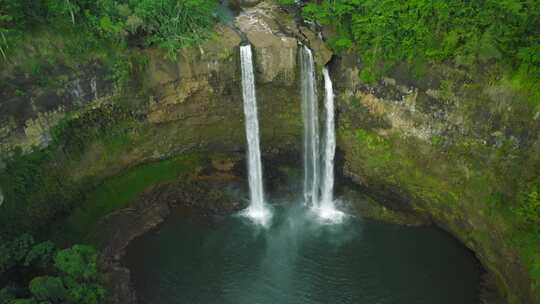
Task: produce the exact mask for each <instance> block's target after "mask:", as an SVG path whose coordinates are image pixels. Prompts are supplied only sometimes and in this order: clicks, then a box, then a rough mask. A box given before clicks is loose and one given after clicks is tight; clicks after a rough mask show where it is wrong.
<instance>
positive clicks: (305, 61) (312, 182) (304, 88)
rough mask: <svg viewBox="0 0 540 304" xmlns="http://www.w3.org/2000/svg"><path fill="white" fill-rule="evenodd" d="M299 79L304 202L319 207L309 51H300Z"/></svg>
mask: <svg viewBox="0 0 540 304" xmlns="http://www.w3.org/2000/svg"><path fill="white" fill-rule="evenodd" d="M300 73H301V74H300V77H301V84H300V86H301V98H302V113H303V119H304V200H305V203H306V204H307V205H308V206H311V207H314V208H317V207H318V206H319V191H320V176H319V175H320V172H321V170H320V151H319V144H320V142H319V107H318V102H317V83H316V81H315V64H314V62H313V54H312V53H311V50H310V49H309V48H308V47H306V46H302V47H301V49H300Z"/></svg>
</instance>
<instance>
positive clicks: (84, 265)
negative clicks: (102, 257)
mask: <svg viewBox="0 0 540 304" xmlns="http://www.w3.org/2000/svg"><path fill="white" fill-rule="evenodd" d="M97 259H98V257H97V252H96V250H95V249H93V248H92V247H89V246H84V245H74V246H73V247H71V248H67V249H64V250H59V249H57V248H56V247H55V246H54V244H53V243H51V242H49V241H47V242H43V243H36V242H35V241H34V238H33V237H32V236H31V235H29V234H22V235H20V236H19V237H17V238H15V239H13V240H11V241H6V240H2V239H0V277H1V278H2V279H1V280H0V288H1V289H0V304H20V303H72V304H99V303H102V301H103V300H104V299H105V289H104V288H103V287H102V286H101V282H100V281H101V278H100V276H101V275H100V273H99V271H98V267H97Z"/></svg>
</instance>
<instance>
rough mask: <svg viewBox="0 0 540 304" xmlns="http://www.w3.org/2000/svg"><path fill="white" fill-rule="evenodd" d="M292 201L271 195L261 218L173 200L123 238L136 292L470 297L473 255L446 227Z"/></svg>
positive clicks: (179, 298)
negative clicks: (336, 212) (151, 224)
mask: <svg viewBox="0 0 540 304" xmlns="http://www.w3.org/2000/svg"><path fill="white" fill-rule="evenodd" d="M301 201H302V199H301V198H299V199H298V201H294V202H288V203H283V204H277V205H276V204H274V205H275V208H274V216H273V218H272V225H270V226H268V227H266V228H265V227H262V226H259V225H253V223H252V222H251V221H250V220H249V219H247V218H245V217H242V216H237V215H232V216H227V217H223V218H217V217H214V218H212V217H201V216H197V215H195V214H192V213H191V211H189V210H177V213H176V214H173V215H172V216H171V217H169V218H168V219H167V220H166V222H165V223H164V224H163V225H162V226H161V227H160V228H159V230H156V231H154V232H151V233H148V234H146V235H144V236H142V237H141V238H138V239H136V240H135V241H134V242H132V244H131V245H130V246H129V247H128V250H127V256H126V259H125V261H124V262H125V263H126V264H127V266H128V267H129V268H130V270H131V274H132V282H133V283H134V285H135V288H136V290H137V296H138V299H139V302H140V303H145V304H150V303H151V304H155V303H160V304H173V303H186V304H195V303H196V304H214V303H215V304H218V303H219V304H229V303H230V304H276V303H279V304H297V303H301V304H329V303H332V304H375V303H377V304H424V303H425V304H433V303H437V304H456V303H460V304H473V303H478V299H477V293H478V290H477V288H478V286H479V276H480V273H479V268H478V266H477V264H476V260H475V259H474V257H473V255H472V254H471V253H470V252H469V251H468V250H466V249H465V248H464V247H463V246H462V245H461V244H460V243H458V242H457V241H456V240H454V239H452V238H451V237H449V236H448V235H447V234H446V233H444V232H442V231H440V230H437V229H434V228H427V227H424V228H408V227H403V226H397V225H389V224H384V223H379V222H374V221H368V220H362V219H360V218H356V217H347V218H346V219H345V220H344V221H343V222H342V223H341V224H340V225H321V224H320V218H319V217H318V216H317V215H315V214H313V213H308V212H305V206H303V205H302V204H301ZM274 203H275V201H274Z"/></svg>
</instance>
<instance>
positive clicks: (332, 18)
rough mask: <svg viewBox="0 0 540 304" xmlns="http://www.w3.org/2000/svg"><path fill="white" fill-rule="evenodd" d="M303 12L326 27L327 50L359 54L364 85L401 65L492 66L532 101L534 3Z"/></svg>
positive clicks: (341, 4)
mask: <svg viewBox="0 0 540 304" xmlns="http://www.w3.org/2000/svg"><path fill="white" fill-rule="evenodd" d="M303 13H304V16H305V17H306V18H307V19H309V20H312V21H316V22H318V23H319V24H322V25H328V26H331V27H333V28H334V30H335V35H334V36H333V37H331V38H330V40H329V44H330V46H331V47H332V48H333V49H334V50H336V51H342V50H346V49H351V48H354V49H355V50H356V51H358V52H359V54H360V55H361V57H362V60H363V62H364V65H365V66H364V69H363V70H362V72H361V73H362V74H361V76H362V77H363V78H364V80H366V81H373V80H375V79H376V78H377V77H379V76H380V75H382V74H383V73H384V72H385V71H386V70H387V69H388V68H391V67H392V66H393V65H395V64H396V63H400V62H404V61H406V62H409V63H412V64H414V65H416V66H419V67H421V65H422V64H426V63H427V64H429V63H433V62H447V63H451V64H454V65H456V66H460V67H464V68H475V67H481V66H484V65H486V64H497V65H500V66H501V67H502V68H503V69H505V70H507V74H508V75H507V77H509V78H511V79H512V83H513V84H514V85H515V86H517V87H518V88H521V89H526V90H527V91H529V93H530V94H531V95H533V98H535V100H538V99H540V32H539V31H538V28H540V2H539V1H536V0H502V1H501V0H487V1H463V0H450V1H448V0H436V1H432V0H406V1H394V0H385V1H380V0H323V1H313V2H310V3H308V4H307V5H306V6H305V7H304V9H303ZM499 77H500V76H499Z"/></svg>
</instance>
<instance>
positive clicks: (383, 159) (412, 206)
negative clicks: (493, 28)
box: [0, 1, 540, 303]
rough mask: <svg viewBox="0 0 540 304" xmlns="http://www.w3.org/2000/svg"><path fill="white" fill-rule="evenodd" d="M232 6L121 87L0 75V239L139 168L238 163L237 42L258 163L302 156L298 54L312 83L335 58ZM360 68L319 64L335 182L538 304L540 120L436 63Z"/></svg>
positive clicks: (271, 8)
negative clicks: (413, 220)
mask: <svg viewBox="0 0 540 304" xmlns="http://www.w3.org/2000/svg"><path fill="white" fill-rule="evenodd" d="M240 2H242V1H240ZM243 2H246V3H248V2H249V3H251V4H253V5H254V6H252V7H249V8H245V9H244V10H243V12H242V14H240V15H239V16H238V17H236V18H235V20H234V22H233V26H224V25H220V26H218V27H217V28H216V34H215V35H214V36H213V38H211V39H210V40H209V41H207V42H206V43H204V44H203V45H201V46H200V47H197V48H192V49H185V50H182V51H180V52H179V53H178V56H177V59H176V60H170V59H167V58H165V57H164V56H163V54H162V53H161V52H159V51H157V50H145V51H137V52H140V54H138V55H140V56H141V57H144V58H145V60H144V61H145V64H141V65H140V66H139V68H138V69H135V70H134V74H133V75H130V78H132V79H133V81H131V82H130V83H129V85H128V86H127V88H124V89H122V90H119V89H118V88H115V87H114V86H113V85H112V83H113V82H112V78H113V77H112V74H114V71H113V70H112V69H111V68H110V67H108V66H107V65H106V64H104V63H102V62H100V61H99V60H96V61H95V62H93V63H91V64H87V65H84V66H79V67H77V68H68V67H67V66H63V65H59V66H57V67H55V68H52V69H48V70H44V71H42V73H40V74H37V75H28V74H26V73H22V72H17V71H16V70H13V72H12V73H2V74H0V77H1V80H2V81H1V82H0V155H1V157H0V189H2V190H0V208H1V209H0V231H8V230H7V229H9V228H10V225H11V224H13V223H16V225H19V227H18V229H19V230H20V229H32V228H35V227H40V225H46V224H47V223H48V222H49V221H50V220H51V219H53V218H57V217H58V216H59V215H60V214H63V213H65V212H66V207H65V205H68V206H69V207H68V208H67V210H68V211H69V210H71V209H72V208H75V207H77V202H78V200H77V196H76V195H77V193H80V192H84V190H86V189H87V188H88V187H91V186H92V185H95V184H98V183H99V182H101V181H103V180H104V179H105V178H107V177H110V176H113V175H117V174H119V173H121V172H124V171H125V170H126V169H127V168H130V167H134V166H136V165H139V164H142V163H146V162H151V161H160V160H163V159H167V158H171V157H174V156H177V155H182V154H188V153H189V154H200V155H207V154H216V153H219V154H221V155H222V156H221V157H222V158H223V159H227V158H229V157H231V155H236V154H238V153H243V152H244V150H245V130H244V113H243V106H242V95H241V79H240V59H239V45H240V44H241V43H246V42H247V41H249V42H250V43H251V45H252V47H253V50H254V59H255V72H256V75H255V77H256V80H257V98H258V105H259V118H260V127H261V137H262V138H261V148H262V149H263V154H264V156H270V155H277V154H280V153H287V152H297V151H300V150H301V149H302V147H301V144H302V139H301V137H302V130H303V129H302V121H301V119H302V115H301V109H300V94H299V88H298V84H299V78H298V77H299V75H298V65H297V57H298V56H297V52H298V45H299V43H303V44H307V45H309V46H310V47H311V48H312V49H313V50H314V54H315V58H316V62H317V65H318V68H317V71H320V70H321V69H320V68H321V67H322V66H323V65H325V64H326V63H327V62H329V61H330V57H331V55H332V54H331V52H330V51H329V50H328V49H327V48H326V47H324V45H323V43H322V42H321V41H320V40H319V39H318V37H317V35H316V34H315V33H314V32H313V31H311V30H309V29H307V28H305V27H302V26H299V25H298V24H297V23H295V21H294V19H293V18H292V17H291V16H290V15H287V14H286V13H285V12H283V11H281V10H280V9H279V8H278V7H277V6H276V5H275V4H273V2H272V1H262V2H261V3H259V4H257V5H255V4H256V3H257V2H259V1H243ZM360 67H361V62H360V61H359V60H358V58H357V57H356V56H353V55H344V56H340V57H339V58H337V59H336V60H335V61H333V62H332V65H331V74H332V78H333V80H334V87H335V90H336V97H337V98H336V102H337V112H338V113H337V114H338V115H337V131H338V152H339V155H340V157H341V158H342V159H343V164H344V166H343V168H342V169H343V171H344V172H345V173H346V174H348V175H349V176H351V177H352V178H353V179H354V180H355V181H356V182H357V183H359V184H362V185H363V186H365V187H366V188H367V189H369V191H371V192H373V193H375V194H376V195H377V196H378V197H379V198H381V200H382V201H383V202H385V204H386V205H387V206H388V207H389V208H391V209H396V210H398V211H400V210H405V211H411V210H412V211H413V212H416V213H419V214H421V215H422V216H424V217H428V218H430V219H431V220H432V221H434V222H435V223H436V224H438V225H439V226H441V227H443V228H444V229H446V230H448V231H449V232H451V233H452V234H453V235H455V236H456V237H458V238H459V239H460V240H461V241H462V242H463V243H465V244H466V245H467V246H468V247H470V248H471V249H472V250H474V251H475V253H476V254H477V255H478V257H479V259H480V260H481V261H482V263H483V264H484V265H485V267H486V268H487V269H488V270H489V271H490V273H491V274H492V275H493V277H494V279H495V281H496V282H497V285H498V286H499V288H500V289H501V290H502V291H503V292H504V293H505V294H506V296H507V297H508V299H509V301H510V302H511V303H537V302H538V301H539V296H538V293H539V288H540V287H539V285H538V284H539V283H538V282H539V280H540V275H539V273H540V258H539V257H538V252H540V248H538V246H537V244H538V241H537V240H534V236H531V234H530V233H529V232H528V231H527V229H523V226H522V224H521V223H519V222H518V221H516V216H515V214H513V209H512V207H513V206H516V205H517V204H518V200H519V197H520V195H521V194H522V193H527V191H529V189H530V187H531V185H533V184H534V183H535V182H536V179H537V178H538V172H540V139H539V137H538V134H539V131H540V109H539V108H538V107H535V106H534V105H530V104H527V103H526V102H523V101H522V99H524V98H522V97H521V96H520V95H519V93H517V92H515V91H514V90H513V89H512V88H511V86H510V84H508V85H504V84H498V85H493V84H489V83H485V82H484V81H483V80H482V78H481V77H478V78H472V77H471V76H470V75H469V74H470V73H464V72H462V71H458V70H453V69H450V68H448V67H444V66H439V67H433V70H431V71H430V72H428V73H427V74H425V75H422V76H421V77H417V76H412V73H410V72H409V71H408V68H407V67H406V66H401V67H398V68H396V69H395V70H394V71H392V72H391V73H389V75H388V77H387V78H384V79H383V80H381V81H380V82H378V83H376V84H366V83H363V82H362V81H361V80H360V79H359V78H358V75H359V69H360ZM319 76H320V75H319ZM44 79H45V80H47V79H48V81H47V82H46V83H44V82H43V80H44ZM235 159H237V158H235ZM21 164H25V165H24V166H22V165H21ZM50 201H54V202H55V203H54V205H53V207H51V208H49V207H44V206H49V203H48V202H50Z"/></svg>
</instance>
